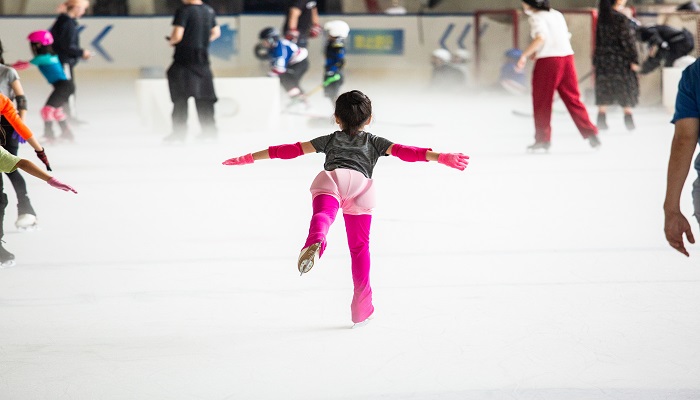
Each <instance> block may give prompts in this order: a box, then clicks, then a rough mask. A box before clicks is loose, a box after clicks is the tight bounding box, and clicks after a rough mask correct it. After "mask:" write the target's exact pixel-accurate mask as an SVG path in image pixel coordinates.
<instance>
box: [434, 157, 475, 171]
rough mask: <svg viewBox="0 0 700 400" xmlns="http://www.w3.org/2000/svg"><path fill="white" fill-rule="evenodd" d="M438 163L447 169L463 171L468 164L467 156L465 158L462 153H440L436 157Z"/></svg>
mask: <svg viewBox="0 0 700 400" xmlns="http://www.w3.org/2000/svg"><path fill="white" fill-rule="evenodd" d="M438 162H439V163H440V164H443V165H447V166H448V167H451V168H455V169H458V170H460V171H464V169H465V168H467V164H469V156H465V155H464V154H462V153H440V155H439V156H438Z"/></svg>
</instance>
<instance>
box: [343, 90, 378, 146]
mask: <svg viewBox="0 0 700 400" xmlns="http://www.w3.org/2000/svg"><path fill="white" fill-rule="evenodd" d="M335 116H336V117H337V118H338V119H339V120H340V127H341V128H342V129H343V131H344V132H345V133H349V134H351V135H352V134H355V133H357V131H359V130H360V128H361V127H362V126H363V125H364V124H365V123H366V122H367V120H368V119H369V118H370V117H371V116H372V101H371V100H370V99H369V97H367V96H366V95H365V94H364V93H362V92H360V91H359V90H351V91H349V92H345V93H343V94H341V95H340V96H338V100H336V101H335Z"/></svg>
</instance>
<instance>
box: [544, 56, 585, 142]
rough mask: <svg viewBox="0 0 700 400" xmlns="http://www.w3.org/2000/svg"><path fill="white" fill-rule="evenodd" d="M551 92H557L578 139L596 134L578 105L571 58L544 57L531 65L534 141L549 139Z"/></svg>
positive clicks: (583, 107)
mask: <svg viewBox="0 0 700 400" xmlns="http://www.w3.org/2000/svg"><path fill="white" fill-rule="evenodd" d="M554 91H557V92H558V93H559V97H561V99H562V101H563V102H564V105H566V109H567V110H569V114H570V115H571V118H572V119H573V120H574V124H576V127H577V128H578V130H579V132H581V136H583V137H584V138H588V137H589V136H593V135H597V134H598V128H596V126H595V125H593V123H592V122H591V119H590V118H589V117H588V110H586V106H584V105H583V103H582V102H581V93H580V92H579V89H578V78H577V77H576V67H575V66H574V56H573V55H571V56H566V57H546V58H540V59H538V60H537V61H536V62H535V69H534V70H533V71H532V106H533V108H534V116H535V140H536V141H538V142H549V141H551V140H552V124H551V123H552V101H553V100H554Z"/></svg>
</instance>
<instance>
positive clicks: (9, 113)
mask: <svg viewBox="0 0 700 400" xmlns="http://www.w3.org/2000/svg"><path fill="white" fill-rule="evenodd" d="M0 112H1V113H2V116H3V117H5V119H7V122H9V123H10V125H12V127H13V128H15V130H16V131H17V133H19V135H20V136H22V138H23V139H24V140H27V139H29V138H30V137H32V136H33V134H32V131H30V130H29V128H27V125H25V124H24V122H23V121H22V118H20V117H19V114H18V113H17V110H16V109H15V104H14V103H13V102H12V100H10V99H8V98H7V96H5V95H4V94H2V93H0ZM6 133H8V132H6Z"/></svg>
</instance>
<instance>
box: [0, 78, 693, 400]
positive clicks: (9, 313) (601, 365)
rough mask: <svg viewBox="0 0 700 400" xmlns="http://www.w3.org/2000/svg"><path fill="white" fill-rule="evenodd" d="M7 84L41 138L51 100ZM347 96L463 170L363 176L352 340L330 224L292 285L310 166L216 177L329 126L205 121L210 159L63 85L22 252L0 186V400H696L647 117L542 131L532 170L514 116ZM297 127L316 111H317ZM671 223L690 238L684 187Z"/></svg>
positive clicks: (654, 116)
mask: <svg viewBox="0 0 700 400" xmlns="http://www.w3.org/2000/svg"><path fill="white" fill-rule="evenodd" d="M78 72H79V73H80V71H78ZM24 83H25V88H26V90H27V92H28V97H29V100H30V107H31V115H30V119H29V122H30V125H31V127H32V128H33V129H34V130H35V131H36V132H37V133H38V134H40V133H41V122H40V120H39V117H38V110H39V108H40V106H41V105H42V104H43V102H44V99H45V98H46V95H47V94H48V91H49V87H48V85H46V84H45V82H43V81H42V80H41V79H39V78H38V77H36V76H32V75H30V76H29V77H27V78H25V79H24ZM344 88H345V89H351V88H359V89H361V90H364V91H365V92H366V93H367V94H368V95H369V96H370V97H371V98H372V99H373V103H374V109H375V115H376V120H375V122H374V123H373V125H372V126H371V128H370V129H369V130H370V131H371V132H373V133H375V134H377V135H380V136H383V137H386V138H388V139H390V140H392V141H394V142H398V143H403V144H408V145H415V146H425V147H432V148H433V149H434V150H436V151H460V152H464V153H466V154H468V155H469V156H470V157H471V164H470V165H469V167H468V169H467V170H466V171H464V172H459V171H456V170H453V169H449V168H446V167H444V166H442V165H439V164H437V163H413V164H408V163H404V162H401V161H400V160H398V159H397V158H393V157H387V158H383V159H381V160H380V161H379V164H378V165H377V167H376V170H375V175H374V178H375V179H376V185H377V187H378V188H379V189H378V196H379V204H378V206H377V208H376V210H375V214H374V217H373V227H372V242H371V251H372V287H373V289H374V304H375V307H376V317H375V318H374V320H373V321H372V322H371V323H370V324H368V325H367V326H365V327H363V328H361V329H350V327H351V325H352V323H351V321H350V308H349V304H350V299H351V296H352V280H351V277H350V265H349V263H350V261H349V253H348V250H347V244H346V241H345V236H344V235H345V233H344V227H343V220H342V218H340V216H339V218H338V219H337V220H336V222H335V224H334V226H333V227H332V228H331V232H330V236H329V245H328V249H327V252H326V254H325V255H324V257H323V258H322V259H321V261H320V263H319V264H318V265H317V266H316V267H314V269H313V270H312V271H311V272H310V273H309V274H307V275H305V276H302V277H300V276H299V273H298V271H297V268H296V257H297V255H298V251H299V249H300V247H301V246H302V245H303V242H304V239H305V236H306V233H307V230H308V220H309V217H310V195H309V193H308V186H309V185H310V183H311V180H312V179H313V177H314V176H315V174H316V173H317V172H318V171H319V170H320V169H321V168H322V163H323V156H322V155H307V156H305V157H303V158H299V159H295V160H290V161H281V160H271V161H261V162H257V163H255V164H253V165H248V166H243V167H224V166H222V165H221V161H223V160H224V159H226V158H229V157H233V156H238V155H242V154H245V153H248V152H251V151H255V150H260V149H263V148H266V147H267V146H268V145H272V144H280V143H293V142H296V141H300V140H301V141H304V140H309V139H311V138H313V137H316V136H320V135H323V134H327V133H330V132H331V131H332V130H333V128H334V126H333V125H331V124H330V122H329V123H328V124H327V125H325V124H324V125H322V126H309V125H308V124H307V122H306V120H305V118H303V117H298V116H286V117H284V118H283V119H282V126H281V128H280V129H279V130H278V131H275V132H245V131H240V130H237V129H236V127H235V126H233V125H232V124H231V122H230V121H227V120H226V119H225V118H224V119H220V121H219V125H220V127H221V128H222V132H221V138H220V140H219V141H218V142H216V143H196V142H195V141H194V139H193V138H194V136H195V135H196V133H197V132H196V130H197V128H196V125H194V127H193V130H192V132H191V134H190V141H189V142H188V143H187V144H186V145H182V146H165V145H163V144H162V142H161V140H162V137H163V136H165V135H166V134H167V133H168V132H159V133H152V132H148V131H147V130H146V129H145V128H144V127H143V126H141V124H140V121H139V118H138V110H137V109H136V102H135V100H134V98H133V95H134V82H133V77H131V76H121V75H120V76H115V77H109V79H107V78H105V77H104V76H102V77H95V76H92V75H90V74H89V73H86V72H83V73H82V74H81V75H78V104H79V117H80V118H81V119H83V120H86V121H87V122H88V123H87V124H85V125H82V126H79V127H77V129H76V136H77V143H76V144H74V145H54V146H47V147H46V148H47V154H48V156H49V158H50V159H51V161H52V164H53V166H54V175H55V176H56V177H57V178H59V179H61V180H62V181H64V182H66V183H68V184H70V185H72V186H74V187H75V188H76V189H77V190H78V191H79V194H78V195H72V194H69V193H65V192H60V191H57V190H55V189H53V188H51V187H50V186H48V185H46V184H45V183H43V182H41V181H39V180H37V179H34V178H31V177H27V178H26V179H27V181H28V184H29V193H30V197H31V199H32V201H33V204H34V206H35V208H36V210H37V213H38V217H39V221H40V224H41V230H39V231H35V232H28V233H19V232H17V231H16V229H15V228H14V225H13V222H14V221H15V218H16V207H15V204H16V201H15V197H14V192H13V190H12V188H11V185H10V183H9V181H8V180H7V179H5V191H6V193H8V195H9V197H10V205H9V206H8V208H7V215H6V217H5V225H4V226H5V230H6V232H7V233H6V235H5V241H6V243H5V244H4V245H5V247H6V248H7V249H9V250H10V251H12V252H13V253H14V254H15V255H16V257H17V266H15V267H13V268H6V269H2V270H0V399H3V400H9V399H20V400H23V399H52V400H53V399H319V400H321V399H372V400H379V399H382V400H385V399H391V400H394V399H412V400H414V399H415V400H418V399H421V400H422V399H440V400H445V399H450V400H451V399H460V400H462V399H467V400H482V399H488V400H502V399H503V400H505V399H508V400H510V399H528V400H530V399H532V400H535V399H538V400H555V399H556V400H572V399H573V400H597V399H606V400H608V399H623V400H652V399H653V400H656V399H664V400H669V399H671V400H676V399H699V398H700V340H699V338H700V266H699V265H698V263H699V261H698V260H699V259H700V250H699V247H698V246H697V245H695V246H693V245H690V247H689V249H690V252H691V257H690V258H685V257H684V256H682V255H681V254H680V253H677V252H675V251H674V250H673V249H671V248H670V247H669V246H668V245H667V244H666V241H665V239H664V236H663V213H662V202H663V197H664V190H665V174H666V164H667V162H668V155H669V149H670V141H671V137H672V134H673V126H672V125H671V124H670V123H669V120H670V115H669V114H668V113H667V112H666V111H664V110H663V109H661V108H656V107H639V108H638V109H637V113H636V122H637V126H638V129H637V130H636V131H634V132H632V133H630V132H627V131H626V130H625V129H624V126H623V121H622V114H621V112H620V110H619V109H618V110H612V111H611V112H610V114H609V116H608V123H609V125H610V127H611V129H610V130H609V131H607V132H603V133H602V134H601V138H602V142H603V146H602V148H601V149H600V150H593V149H591V148H590V147H589V146H588V144H587V142H585V141H584V140H582V139H581V137H580V136H579V135H578V133H577V131H576V129H575V127H574V125H573V123H572V122H571V119H570V118H569V117H568V115H565V114H561V113H557V114H555V116H554V118H553V146H552V148H551V150H550V152H549V154H527V153H526V152H525V146H526V145H528V144H530V143H531V142H532V141H533V138H532V132H533V126H532V120H531V119H530V118H527V117H519V116H515V115H513V114H512V112H511V111H512V110H513V109H520V110H529V100H528V97H525V98H519V99H518V98H513V97H498V96H495V95H486V94H482V95H479V96H461V97H455V96H453V97H448V98H443V99H439V98H434V97H429V96H426V95H425V94H424V93H422V92H420V91H412V89H410V88H401V87H399V86H392V87H387V86H379V85H377V84H376V83H372V82H371V81H369V80H368V81H363V82H353V81H352V80H350V81H349V82H348V83H347V84H346V85H345V87H344ZM313 107H314V110H316V111H318V112H329V110H330V106H329V105H327V104H326V102H325V100H324V99H322V98H321V95H320V94H318V95H316V97H315V98H314V100H313ZM589 111H590V112H591V115H594V113H595V110H594V108H593V107H589ZM20 155H22V156H24V157H25V158H28V159H30V160H32V161H35V162H38V160H37V159H36V157H35V156H34V154H33V152H32V151H31V149H30V148H28V147H26V146H25V147H23V148H22V149H21V152H20ZM693 175H694V172H691V174H690V177H689V180H690V179H691V178H693ZM686 187H688V185H686ZM682 206H683V211H684V212H685V214H686V216H687V217H688V218H689V219H690V220H691V223H692V224H693V230H694V231H695V233H696V234H697V232H698V229H697V223H696V222H695V221H694V219H693V218H692V210H691V208H692V204H691V199H690V193H689V190H688V191H686V192H684V195H683V204H682Z"/></svg>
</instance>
